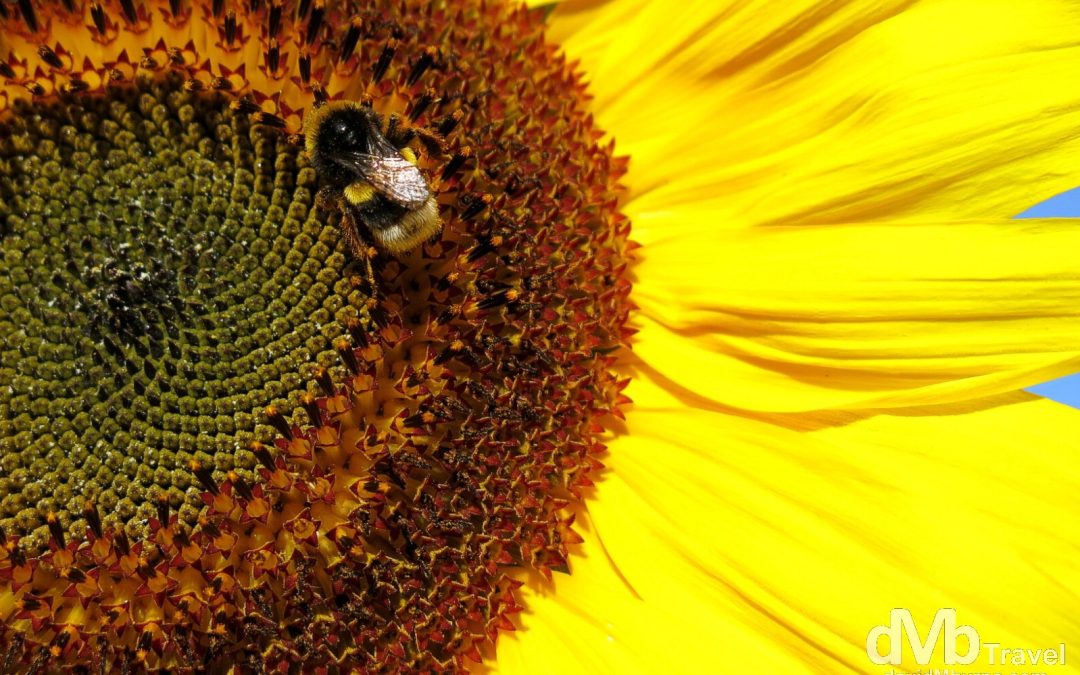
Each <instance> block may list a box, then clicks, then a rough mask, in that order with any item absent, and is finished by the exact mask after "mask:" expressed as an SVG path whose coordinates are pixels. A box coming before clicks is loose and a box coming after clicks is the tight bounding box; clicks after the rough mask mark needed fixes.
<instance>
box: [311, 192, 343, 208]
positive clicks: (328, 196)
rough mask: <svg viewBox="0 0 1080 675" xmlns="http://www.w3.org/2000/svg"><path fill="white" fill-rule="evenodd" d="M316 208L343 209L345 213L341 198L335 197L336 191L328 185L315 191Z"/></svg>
mask: <svg viewBox="0 0 1080 675" xmlns="http://www.w3.org/2000/svg"><path fill="white" fill-rule="evenodd" d="M315 208H317V209H319V210H320V211H334V210H341V211H342V212H343V213H344V209H343V208H341V206H340V202H339V200H338V199H337V198H336V197H334V191H333V190H332V189H330V188H328V187H324V188H321V189H320V190H319V191H318V192H316V193H315Z"/></svg>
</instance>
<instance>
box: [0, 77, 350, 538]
mask: <svg viewBox="0 0 1080 675" xmlns="http://www.w3.org/2000/svg"><path fill="white" fill-rule="evenodd" d="M0 138H2V139H3V140H2V141H0V166H2V167H3V172H2V175H3V178H2V179H0V220H2V223H3V224H2V226H0V227H2V231H3V239H2V247H3V248H2V258H0V265H2V269H0V350H2V358H3V366H2V368H0V406H2V407H3V409H4V413H5V414H4V415H3V416H2V418H0V453H2V458H0V468H2V469H3V475H4V476H5V477H4V478H0V481H2V482H0V494H2V501H0V527H4V528H5V529H6V530H7V531H9V532H19V531H24V532H27V533H28V538H27V540H25V541H24V542H23V546H24V547H28V550H40V549H41V548H42V547H43V546H44V544H45V542H46V541H47V536H48V530H47V528H45V527H44V525H45V523H44V517H45V514H47V513H48V512H55V513H57V514H58V515H59V518H60V522H61V523H62V525H63V527H64V528H65V529H66V530H68V531H69V533H70V534H76V535H81V534H82V532H83V531H85V528H86V523H85V521H82V520H81V514H82V510H83V504H84V502H85V501H86V500H93V501H95V502H97V503H98V504H99V506H100V508H101V509H102V511H103V513H104V514H106V515H105V519H106V521H107V524H110V525H116V524H123V525H124V526H125V527H126V528H127V530H128V534H129V535H132V536H137V535H140V534H143V533H144V532H145V526H146V523H147V521H148V519H149V518H150V517H151V516H152V515H153V514H154V512H155V506H154V505H155V503H156V500H157V499H159V498H160V495H162V494H164V495H166V496H167V499H168V500H169V502H170V504H171V507H172V508H177V509H180V512H181V514H182V517H183V518H184V520H185V521H187V522H188V523H189V524H191V523H194V521H195V518H196V516H197V507H200V506H201V505H202V502H201V501H200V496H199V495H200V493H201V490H202V488H201V487H199V486H198V485H197V482H196V481H195V480H194V477H193V476H192V475H191V471H190V469H189V464H190V462H191V461H192V460H195V461H199V462H200V463H202V464H203V465H205V466H210V467H215V468H216V469H218V470H219V471H221V472H227V471H229V470H233V469H236V470H238V471H239V472H240V474H241V475H243V476H245V477H246V478H247V479H248V480H251V479H252V478H253V474H252V473H251V469H252V468H253V467H254V466H255V459H254V457H253V456H252V455H251V453H250V452H248V451H247V447H248V444H249V443H250V441H251V440H252V439H253V438H255V437H258V438H259V439H260V440H263V441H267V442H269V441H270V440H271V439H272V437H273V432H272V429H271V428H270V427H260V426H257V424H256V421H257V420H258V419H259V415H260V414H261V411H262V410H263V408H265V407H266V406H267V405H270V404H272V403H278V404H279V405H283V406H285V407H292V406H291V405H288V403H287V401H286V397H287V396H288V395H289V394H290V393H297V392H300V391H303V389H304V386H303V385H304V383H305V379H308V380H310V378H311V366H312V365H313V364H315V363H319V362H320V361H321V362H322V365H324V366H329V365H331V364H334V363H336V362H337V361H338V357H337V355H336V354H335V353H334V352H333V351H332V350H331V343H332V341H333V340H334V339H335V338H337V337H339V336H340V334H341V332H342V325H343V322H344V321H345V320H347V319H348V318H349V317H355V316H357V315H358V313H357V307H359V306H360V305H361V303H362V302H363V300H364V299H365V298H363V297H361V296H360V294H359V293H357V292H355V291H350V290H349V287H348V285H347V284H345V285H342V284H344V283H345V282H344V277H343V273H344V271H345V257H344V255H343V254H342V253H340V252H337V251H336V250H335V249H336V247H337V242H338V240H339V238H340V235H339V234H338V233H337V230H336V228H335V227H333V225H332V224H330V223H328V222H326V221H327V220H328V219H327V218H326V217H325V214H323V217H319V214H318V212H317V211H316V210H314V209H312V208H311V204H312V193H313V188H314V181H315V176H314V174H313V172H312V171H311V170H310V169H298V165H297V159H298V158H297V153H296V151H295V149H294V148H291V147H289V146H287V144H286V143H285V139H284V138H283V137H282V136H281V135H280V134H274V133H272V132H268V131H267V130H265V129H262V128H259V127H253V126H252V125H251V124H250V123H249V122H248V120H247V119H246V118H245V117H244V116H241V115H235V114H233V113H232V112H231V111H230V110H229V109H228V107H227V105H224V104H223V103H222V101H221V100H220V99H218V98H217V97H216V96H205V95H203V96H198V95H193V94H189V93H186V92H184V91H183V89H182V80H180V79H179V78H166V79H162V80H159V81H157V82H155V83H153V84H149V85H144V86H143V87H139V88H131V89H125V90H123V91H122V92H117V93H114V94H113V95H111V96H109V97H104V96H89V95H88V96H81V97H77V98H74V99H72V100H70V101H67V102H63V103H61V102H54V103H50V104H33V105H24V106H23V107H22V109H21V110H18V111H17V114H16V115H14V116H11V117H9V118H8V119H7V120H5V121H4V126H3V127H2V128H0ZM335 289H336V291H335ZM320 354H321V357H320ZM305 375H306V378H305Z"/></svg>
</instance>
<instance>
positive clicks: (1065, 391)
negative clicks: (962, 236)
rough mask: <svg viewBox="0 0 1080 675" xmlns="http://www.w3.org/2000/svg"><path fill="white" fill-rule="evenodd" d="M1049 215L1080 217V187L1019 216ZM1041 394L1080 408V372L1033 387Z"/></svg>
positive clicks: (1042, 216)
mask: <svg viewBox="0 0 1080 675" xmlns="http://www.w3.org/2000/svg"><path fill="white" fill-rule="evenodd" d="M1049 216H1071V217H1080V188H1076V189H1075V190H1069V191H1068V192H1065V193H1062V194H1060V195H1058V196H1057V197H1054V198H1053V199H1048V200H1046V201H1045V202H1043V203H1042V204H1039V205H1038V206H1034V207H1032V208H1030V209H1028V210H1027V211H1024V212H1023V213H1021V214H1020V215H1019V216H1017V217H1018V218H1046V217H1049ZM1029 391H1032V392H1034V393H1036V394H1039V395H1040V396H1045V397H1047V398H1052V399H1054V400H1055V401H1060V402H1061V403H1066V404H1068V405H1071V406H1073V407H1074V408H1080V374H1077V375H1070V376H1069V377H1063V378H1061V379H1060V380H1054V381H1052V382H1047V383H1046V384H1040V385H1039V386H1037V387H1032V388H1031V389H1030V390H1029Z"/></svg>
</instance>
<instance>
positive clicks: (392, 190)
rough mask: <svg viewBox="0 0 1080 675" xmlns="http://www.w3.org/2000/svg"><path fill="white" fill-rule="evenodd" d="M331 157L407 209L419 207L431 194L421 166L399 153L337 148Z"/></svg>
mask: <svg viewBox="0 0 1080 675" xmlns="http://www.w3.org/2000/svg"><path fill="white" fill-rule="evenodd" d="M333 159H334V161H335V162H337V163H338V164H339V165H341V166H342V167H343V168H345V169H348V170H350V171H354V172H356V173H357V174H359V175H360V177H361V178H363V179H364V180H366V181H367V182H369V183H371V186H372V187H374V188H375V190H376V191H377V192H378V193H380V194H381V195H383V196H384V197H386V198H387V199H389V200H390V201H392V202H394V203H395V204H399V205H401V206H404V207H405V208H407V209H418V208H420V207H421V206H423V205H424V203H425V202H426V201H427V200H428V197H430V196H431V190H429V189H428V185H427V181H425V180H424V176H423V174H421V173H420V169H418V168H416V165H414V164H413V163H412V162H410V161H409V160H407V159H405V158H404V157H402V156H401V155H399V154H396V151H395V154H387V155H369V154H367V153H363V152H351V151H345V152H337V153H335V154H334V157H333Z"/></svg>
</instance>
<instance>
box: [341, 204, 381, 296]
mask: <svg viewBox="0 0 1080 675" xmlns="http://www.w3.org/2000/svg"><path fill="white" fill-rule="evenodd" d="M341 231H342V234H343V235H344V236H345V244H346V245H347V246H348V247H349V251H350V252H351V253H352V254H353V257H355V258H356V259H358V260H363V261H364V266H365V269H366V271H367V282H368V286H369V287H370V288H371V294H372V295H378V292H379V291H378V289H379V287H378V286H376V285H375V271H374V269H373V268H372V267H371V257H372V256H373V255H375V250H374V249H373V248H372V246H371V244H370V243H369V242H368V241H367V239H365V238H364V235H363V234H361V230H360V226H359V223H357V222H356V217H355V216H354V215H353V213H352V210H351V209H350V208H349V207H348V206H345V205H344V204H343V205H342V207H341Z"/></svg>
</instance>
